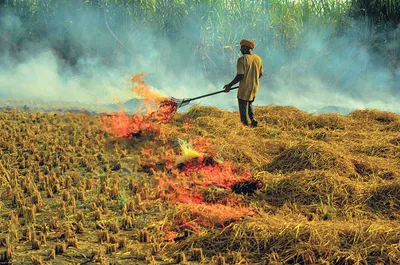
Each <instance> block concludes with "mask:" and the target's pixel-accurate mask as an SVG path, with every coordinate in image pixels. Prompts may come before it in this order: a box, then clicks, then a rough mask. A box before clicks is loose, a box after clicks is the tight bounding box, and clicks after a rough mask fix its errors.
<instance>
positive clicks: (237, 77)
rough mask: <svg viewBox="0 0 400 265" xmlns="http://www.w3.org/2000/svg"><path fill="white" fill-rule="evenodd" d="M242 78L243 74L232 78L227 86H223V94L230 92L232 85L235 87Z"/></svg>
mask: <svg viewBox="0 0 400 265" xmlns="http://www.w3.org/2000/svg"><path fill="white" fill-rule="evenodd" d="M243 77H244V75H243V74H238V75H236V76H235V78H234V79H233V80H232V81H231V82H230V83H229V84H226V85H225V86H224V89H225V92H229V91H230V90H231V87H232V86H233V85H236V84H237V83H239V82H240V81H242V79H243Z"/></svg>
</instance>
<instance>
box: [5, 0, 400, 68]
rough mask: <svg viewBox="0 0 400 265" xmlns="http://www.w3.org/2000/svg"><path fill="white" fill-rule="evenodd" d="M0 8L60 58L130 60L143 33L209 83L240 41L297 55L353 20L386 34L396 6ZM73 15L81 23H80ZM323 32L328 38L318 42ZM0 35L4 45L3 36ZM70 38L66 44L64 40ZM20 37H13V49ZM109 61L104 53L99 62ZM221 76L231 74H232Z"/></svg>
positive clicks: (159, 2)
mask: <svg viewBox="0 0 400 265" xmlns="http://www.w3.org/2000/svg"><path fill="white" fill-rule="evenodd" d="M1 3H2V5H1V6H2V8H8V10H9V12H11V13H13V14H14V15H15V16H17V17H19V18H20V20H21V23H22V24H23V25H24V28H25V31H24V33H30V34H31V35H35V36H36V37H37V38H41V37H43V38H46V37H47V36H48V35H49V34H54V33H56V34H58V35H57V38H56V39H57V40H55V42H56V44H55V45H56V46H58V48H59V49H61V50H63V49H68V48H67V47H66V46H67V45H72V44H74V45H78V46H77V47H76V48H77V49H83V51H84V52H91V53H94V54H98V55H102V54H100V53H99V50H98V49H96V48H97V47H99V46H100V47H103V46H102V45H107V44H109V43H114V45H112V47H108V49H111V50H112V51H114V50H115V51H116V52H124V53H126V54H130V53H134V52H135V50H134V49H135V48H133V47H132V45H130V44H131V43H132V40H133V41H134V43H140V38H141V37H142V36H141V35H140V34H141V32H143V31H144V30H147V31H151V33H152V34H154V36H156V38H158V39H159V40H167V41H169V42H173V43H174V45H177V46H179V47H181V48H182V49H188V50H191V51H193V57H192V58H190V59H187V60H186V61H187V64H188V66H189V67H190V66H191V65H194V64H193V62H194V61H195V62H197V63H200V64H201V65H203V69H204V71H205V72H208V73H210V74H216V75H218V74H219V71H220V70H221V71H226V70H227V69H226V68H227V67H228V68H229V66H227V65H233V64H234V62H235V60H236V58H237V56H238V55H239V47H238V42H239V40H240V39H241V38H252V39H255V40H256V42H257V43H258V44H259V46H260V47H264V49H263V50H261V51H259V53H261V55H263V56H265V57H267V56H268V54H269V53H271V51H273V50H280V51H287V52H290V51H293V50H296V49H297V48H298V47H299V45H301V44H302V43H303V41H304V38H305V36H307V34H309V32H310V31H312V32H314V34H320V35H321V36H323V37H327V38H331V37H332V36H335V35H336V34H337V33H338V32H344V31H346V30H347V29H348V28H351V27H356V26H358V24H357V23H351V21H352V19H358V20H359V19H361V20H364V21H368V22H365V23H369V24H368V25H370V27H369V29H371V27H372V28H374V29H375V30H377V31H379V30H380V29H385V32H389V33H390V32H391V31H392V30H394V29H395V28H396V27H397V25H398V23H399V22H400V1H399V0H5V1H4V0H3V2H1ZM80 11H85V12H87V13H85V14H88V16H82V15H80ZM388 25H389V26H388ZM326 29H329V31H327V30H326ZM0 31H1V29H0ZM355 31H356V30H355ZM327 32H329V34H331V35H330V36H324V34H327ZM0 33H2V35H3V38H7V34H5V33H4V32H0ZM385 34H386V33H385ZM71 36H73V39H72V40H71V39H70V40H68V41H66V40H65V41H64V40H63V39H67V38H70V37H71ZM376 36H377V34H373V37H371V36H369V38H370V39H371V38H377V37H376ZM23 37H24V36H23V35H21V36H20V40H19V42H20V43H22V42H23V41H22V38H23ZM0 41H1V39H0ZM15 42H18V40H15ZM71 43H72V44H71ZM160 43H166V42H162V41H160ZM371 43H372V42H371ZM375 44H376V42H375ZM16 45H18V43H16ZM103 48H104V47H103ZM157 48H159V49H160V50H161V51H162V52H161V53H160V54H161V55H160V57H162V59H165V60H169V59H170V58H171V56H172V54H171V52H169V50H170V49H171V47H157ZM112 54H113V52H107V53H106V54H104V56H107V55H108V56H112ZM216 58H217V59H216ZM221 58H222V59H221ZM197 65H198V64H197ZM228 71H232V66H231V68H230V69H229V70H228Z"/></svg>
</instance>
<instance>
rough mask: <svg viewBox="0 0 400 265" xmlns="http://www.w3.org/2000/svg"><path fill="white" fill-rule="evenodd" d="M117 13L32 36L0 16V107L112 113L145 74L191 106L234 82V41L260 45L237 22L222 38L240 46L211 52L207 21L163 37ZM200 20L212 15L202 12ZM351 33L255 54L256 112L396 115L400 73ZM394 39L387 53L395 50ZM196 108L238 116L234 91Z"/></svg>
mask: <svg viewBox="0 0 400 265" xmlns="http://www.w3.org/2000/svg"><path fill="white" fill-rule="evenodd" d="M118 12H122V9H121V8H117V7H115V8H113V7H108V8H107V9H99V8H94V7H88V8H85V9H80V10H74V9H68V10H67V9H62V8H59V9H55V11H54V17H53V18H52V19H53V20H52V23H48V24H47V26H44V25H41V27H43V30H42V31H36V32H35V33H33V32H32V31H30V29H31V28H32V27H30V26H31V25H29V24H26V23H27V22H25V24H24V23H23V22H22V20H21V18H20V16H19V15H18V14H16V13H15V12H11V11H10V10H8V11H3V12H2V13H0V15H1V17H0V45H1V46H0V60H1V61H0V98H1V99H5V100H22V101H25V100H38V101H39V100H40V101H57V102H70V103H71V102H72V103H76V104H78V105H84V104H86V105H88V104H89V105H91V104H93V105H102V104H108V103H110V102H112V100H113V99H114V98H118V99H119V100H121V101H122V102H124V101H127V100H129V99H131V98H135V97H136V95H134V94H133V93H132V92H131V91H130V84H129V80H130V77H131V76H132V75H133V74H135V73H142V72H143V73H145V74H146V77H145V79H144V80H145V81H146V82H147V83H148V84H149V85H150V86H151V87H152V88H153V89H154V90H156V91H159V92H160V93H161V94H165V95H168V96H173V97H176V98H192V97H196V96H200V95H203V94H206V93H210V92H214V91H218V90H221V89H222V88H223V86H224V85H225V84H226V83H228V82H230V81H231V80H232V79H233V77H234V75H235V66H236V65H235V64H236V60H237V58H238V57H239V56H240V54H239V46H238V44H237V43H236V42H237V41H238V40H240V39H241V38H250V39H256V40H257V38H260V36H258V35H257V34H259V33H258V32H251V31H241V30H240V29H239V26H238V25H239V24H240V21H239V22H238V21H236V20H235V19H233V20H232V21H233V22H232V24H231V25H229V24H228V25H227V26H226V27H225V31H224V32H220V34H221V38H222V37H223V36H228V35H229V36H230V35H233V37H232V36H230V37H229V38H230V39H229V40H232V41H235V42H234V43H232V42H227V43H222V41H221V43H220V44H218V45H219V46H221V50H207V47H204V45H201V43H202V42H203V43H204V42H205V40H207V39H211V38H212V36H211V34H215V33H214V32H211V31H207V30H206V29H204V28H202V26H201V23H202V22H201V21H202V19H203V17H202V16H201V14H199V16H188V17H186V18H185V19H184V20H183V21H181V22H180V25H179V26H177V27H175V30H174V31H171V32H163V33H160V32H157V31H156V30H155V29H153V28H149V27H146V26H145V25H143V24H141V23H139V22H138V21H140V16H139V15H137V22H132V21H130V22H129V23H127V22H126V21H123V20H122V19H121V20H119V19H118V16H116V15H115V14H116V13H118ZM199 12H204V13H202V14H203V15H204V14H209V13H208V11H207V10H203V9H201V6H199ZM121 17H122V16H121ZM167 22H168V21H167ZM242 22H243V21H242ZM357 23H358V22H357ZM360 23H361V22H360ZM234 26H235V27H238V31H236V32H235V27H234ZM305 28H307V26H305ZM354 28H355V29H358V30H353V31H351V30H350V31H348V32H346V33H343V34H342V35H341V36H337V35H334V33H335V31H334V30H333V29H330V28H327V29H326V30H324V31H322V32H321V31H320V30H317V29H314V28H313V27H311V26H310V27H308V28H307V29H306V30H305V32H308V34H306V35H305V36H304V37H303V39H302V41H300V42H299V44H300V45H299V46H298V47H297V48H296V49H294V50H291V51H288V50H282V49H278V48H276V47H277V46H274V45H273V43H272V42H267V43H266V42H262V41H258V43H259V44H258V45H257V47H256V49H255V53H256V54H258V55H260V56H261V58H262V59H263V63H264V69H265V73H264V76H263V77H262V79H261V86H260V88H259V93H258V95H257V97H256V100H255V103H254V104H255V105H259V106H262V105H270V104H273V105H291V106H295V107H297V108H300V109H302V110H305V111H309V112H316V111H318V110H320V109H322V108H324V107H327V106H337V107H342V108H346V109H363V108H376V109H382V110H389V111H394V112H400V106H399V105H398V103H397V102H398V96H399V92H400V89H399V84H400V82H399V81H400V80H399V77H400V72H399V70H396V69H398V68H396V67H392V68H390V67H388V65H390V63H391V62H388V61H387V60H386V59H384V58H383V57H382V52H381V51H380V52H379V51H377V50H376V49H375V50H374V49H371V48H370V47H371V45H369V44H368V43H363V38H364V36H365V35H368V34H369V32H368V30H369V29H367V28H366V29H365V30H364V31H362V30H361V31H360V30H359V29H360V28H361V29H362V27H361V26H358V27H354ZM37 32H40V33H39V34H38V33H37ZM271 34H272V33H271ZM176 36H181V38H180V39H176ZM269 39H271V38H269ZM392 39H393V40H391V39H390V38H388V41H387V42H385V45H386V46H385V47H383V49H387V50H396V49H399V44H398V43H397V42H395V40H396V39H395V38H392ZM210 45H214V46H215V43H212V42H210ZM234 45H236V46H234ZM389 58H390V57H389ZM393 69H394V70H393ZM196 103H197V104H203V105H211V106H217V107H219V108H223V109H228V110H236V109H237V99H236V92H230V93H228V94H225V93H221V94H219V95H215V96H212V97H209V98H204V99H202V100H199V101H193V104H196ZM183 110H185V109H183Z"/></svg>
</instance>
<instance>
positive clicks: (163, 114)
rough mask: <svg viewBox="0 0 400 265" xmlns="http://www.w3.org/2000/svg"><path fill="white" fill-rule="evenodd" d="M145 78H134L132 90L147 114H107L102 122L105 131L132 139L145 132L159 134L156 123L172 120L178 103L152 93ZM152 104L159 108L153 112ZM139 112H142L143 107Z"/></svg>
mask: <svg viewBox="0 0 400 265" xmlns="http://www.w3.org/2000/svg"><path fill="white" fill-rule="evenodd" d="M144 76H145V75H144V74H143V73H142V74H138V75H134V76H133V77H132V79H131V83H132V85H133V87H132V89H131V90H132V91H133V92H134V93H136V94H137V95H139V96H141V97H142V98H143V100H144V105H145V107H146V113H145V114H142V111H139V113H137V114H134V115H132V116H128V115H127V114H126V113H125V111H124V110H122V111H118V112H116V113H111V114H106V115H104V116H103V117H102V118H101V120H100V123H101V124H102V125H103V129H104V130H105V131H107V132H110V133H112V134H114V135H116V136H118V137H128V138H132V134H137V133H140V132H144V131H150V132H159V131H160V130H159V127H158V126H157V125H156V123H157V122H162V123H166V122H169V121H170V120H171V118H172V116H173V115H174V113H175V112H176V110H177V105H176V103H175V102H174V101H172V100H170V99H169V98H168V97H166V96H163V95H161V94H159V93H157V92H155V91H152V90H151V89H150V87H149V86H148V85H147V84H146V83H145V82H144V81H143V80H142V78H143V77H144ZM152 104H155V105H156V106H157V107H158V108H157V109H156V110H155V111H152ZM139 110H141V107H140V108H139Z"/></svg>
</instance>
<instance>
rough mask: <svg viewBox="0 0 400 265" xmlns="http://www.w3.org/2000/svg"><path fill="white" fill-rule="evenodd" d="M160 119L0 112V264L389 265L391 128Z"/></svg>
mask: <svg viewBox="0 0 400 265" xmlns="http://www.w3.org/2000/svg"><path fill="white" fill-rule="evenodd" d="M166 106H167V109H161V112H160V109H158V110H155V111H154V112H153V113H150V114H148V116H140V115H139V116H135V115H134V116H129V115H127V114H125V113H123V112H119V113H108V114H107V115H88V114H85V113H76V112H73V113H68V112H67V113H65V112H38V111H35V112H29V111H27V110H18V109H8V110H6V109H3V111H2V112H0V156H1V160H0V176H1V178H0V184H1V191H0V194H1V198H2V200H1V208H0V214H1V223H0V224H1V226H0V228H1V230H0V254H1V255H0V259H1V262H3V263H5V264H176V263H180V264H200V263H201V264H379V263H381V264H398V261H399V260H400V243H399V242H400V241H399V239H400V230H399V226H398V223H399V221H400V215H399V209H400V194H399V190H400V187H399V185H400V175H399V172H400V162H399V149H398V148H399V145H398V142H399V141H398V140H399V131H396V130H394V129H393V128H394V127H391V129H390V130H388V129H387V128H388V126H391V125H393V124H396V123H397V122H398V120H399V116H398V115H395V114H392V113H385V112H380V111H374V110H368V111H355V112H353V113H351V114H350V115H348V116H341V115H337V114H324V115H312V114H308V113H305V112H302V111H300V110H297V109H295V108H293V107H279V106H268V107H259V108H256V116H257V119H258V120H259V121H260V124H259V127H257V128H247V127H243V126H241V124H240V123H239V117H238V115H239V114H238V113H237V112H227V111H222V110H219V109H217V108H212V107H202V106H194V107H192V108H190V109H189V110H188V111H187V112H186V113H175V114H174V111H175V109H173V108H171V109H169V107H170V105H168V104H167V105H166ZM168 115H170V116H168ZM116 121H117V122H116Z"/></svg>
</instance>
